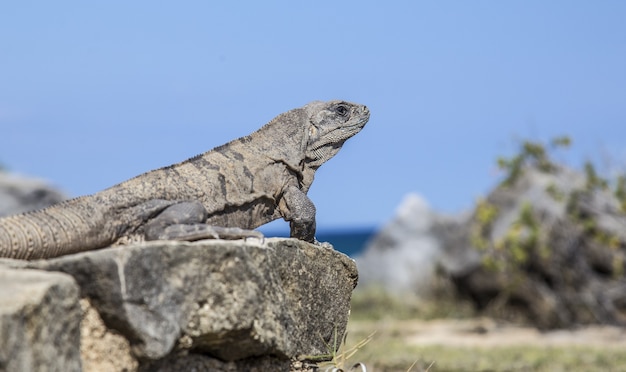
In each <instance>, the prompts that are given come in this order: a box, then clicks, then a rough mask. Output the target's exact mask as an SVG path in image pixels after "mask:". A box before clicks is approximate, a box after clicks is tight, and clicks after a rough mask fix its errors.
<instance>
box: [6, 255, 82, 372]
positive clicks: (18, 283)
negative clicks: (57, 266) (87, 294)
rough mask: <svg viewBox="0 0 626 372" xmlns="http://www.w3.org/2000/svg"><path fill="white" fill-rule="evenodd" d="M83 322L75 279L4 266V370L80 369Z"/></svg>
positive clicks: (60, 274)
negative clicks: (81, 327) (81, 323)
mask: <svg viewBox="0 0 626 372" xmlns="http://www.w3.org/2000/svg"><path fill="white" fill-rule="evenodd" d="M79 324H80V306H79V304H78V286H77V285H76V283H75V282H74V280H73V279H72V277H70V276H69V275H66V274H62V273H48V272H43V271H39V270H16V269H10V268H7V267H4V266H0V370H1V371H16V372H17V371H80V370H81V361H80V348H79V344H80V342H79V340H80V328H79Z"/></svg>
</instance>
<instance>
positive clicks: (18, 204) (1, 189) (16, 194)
mask: <svg viewBox="0 0 626 372" xmlns="http://www.w3.org/2000/svg"><path fill="white" fill-rule="evenodd" d="M65 199H67V197H66V196H65V195H63V193H61V192H60V191H59V190H57V189H55V188H53V187H51V186H49V185H48V184H46V183H45V182H44V181H42V180H39V179H35V178H27V177H23V176H18V175H15V174H11V173H6V172H1V171H0V216H8V215H12V214H18V213H23V212H27V211H32V210H35V209H40V208H45V207H48V206H50V205H52V204H56V203H58V202H60V201H63V200H65Z"/></svg>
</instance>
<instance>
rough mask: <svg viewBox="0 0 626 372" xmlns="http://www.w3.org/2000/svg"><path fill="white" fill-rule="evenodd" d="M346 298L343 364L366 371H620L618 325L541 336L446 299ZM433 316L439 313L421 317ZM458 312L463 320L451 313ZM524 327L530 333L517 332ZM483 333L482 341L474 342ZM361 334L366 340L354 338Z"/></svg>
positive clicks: (624, 357)
mask: <svg viewBox="0 0 626 372" xmlns="http://www.w3.org/2000/svg"><path fill="white" fill-rule="evenodd" d="M354 300H355V302H354V306H353V313H352V314H353V316H352V317H351V320H350V323H349V324H348V334H347V338H346V339H345V344H344V347H346V345H347V346H350V345H353V346H354V347H352V348H351V350H350V352H349V355H350V358H349V363H347V362H346V363H344V364H343V366H344V367H346V366H347V367H350V366H351V365H350V363H352V364H354V363H356V362H361V363H363V364H364V365H366V366H367V372H380V371H383V372H388V371H394V372H395V371H400V372H406V371H411V372H417V371H429V372H435V371H574V372H576V371H626V353H625V352H624V351H625V350H626V330H623V331H622V330H619V329H613V330H612V332H609V333H606V332H605V333H604V334H602V333H600V334H597V335H596V336H593V337H590V336H589V333H581V334H572V336H565V339H567V337H570V338H577V341H578V342H577V343H574V342H559V343H554V342H544V339H543V338H546V340H547V337H548V335H545V334H540V333H538V332H535V331H534V330H532V329H527V328H518V327H511V330H509V329H508V328H507V327H506V326H500V325H496V326H489V325H490V324H491V325H493V324H499V323H495V322H492V321H489V320H485V321H484V322H483V321H477V320H473V318H471V315H472V312H471V310H470V311H467V309H461V308H462V306H461V308H459V307H457V308H456V309H455V308H454V306H453V305H454V304H453V303H446V302H444V303H443V304H440V305H437V304H435V303H430V304H426V303H424V302H423V301H421V302H420V301H417V300H414V299H410V298H406V299H405V298H403V299H400V298H394V297H393V296H389V295H388V294H382V295H380V292H378V293H373V292H370V293H357V294H355V297H354ZM450 315H452V318H450ZM437 318H440V319H441V318H446V320H438V321H424V319H437ZM459 318H463V319H464V320H461V321H460V320H455V319H459ZM485 322H486V323H485ZM483 323H485V324H487V326H483V325H482V324H483ZM433 324H439V325H442V326H441V327H439V328H437V327H432V325H433ZM446 324H452V325H456V328H454V327H449V328H450V329H453V331H450V333H449V334H448V335H447V336H446V335H445V334H442V333H441V331H440V330H441V329H442V327H443V328H445V325H446ZM458 324H462V326H458ZM467 324H470V325H471V326H468V325H467ZM472 324H473V325H472ZM455 329H456V330H455ZM373 332H376V333H375V334H374V335H373V337H371V335H372V333H373ZM515 332H517V333H515ZM528 334H531V335H534V336H533V337H535V338H530V339H528V338H524V337H520V336H524V335H528ZM581 335H582V336H581ZM431 336H432V337H431ZM483 336H484V338H485V339H487V338H488V339H489V340H490V341H489V342H482V341H481V340H482V337H483ZM487 336H490V337H487ZM446 337H448V338H446ZM516 337H517V339H516ZM581 337H582V338H583V339H584V340H585V341H584V342H580V338H581ZM602 337H604V338H605V339H604V340H600V339H599V338H602ZM617 338H619V339H617ZM365 339H367V340H368V342H365V343H362V342H361V341H363V340H365ZM431 339H432V342H430V341H431ZM446 340H449V342H447V341H446ZM587 340H588V342H587ZM462 341H464V342H462ZM518 341H519V342H518ZM348 349H350V348H347V349H346V350H348ZM342 350H343V349H342ZM341 352H343V351H340V353H341ZM346 353H347V351H346ZM322 370H323V369H322ZM344 370H345V371H349V369H347V370H346V369H344ZM355 371H358V369H356V370H355Z"/></svg>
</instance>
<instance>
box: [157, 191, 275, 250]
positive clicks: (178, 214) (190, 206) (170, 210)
mask: <svg viewBox="0 0 626 372" xmlns="http://www.w3.org/2000/svg"><path fill="white" fill-rule="evenodd" d="M207 217H208V213H207V211H206V209H205V208H204V206H203V205H202V204H201V203H200V202H197V201H188V202H181V203H177V204H174V205H171V206H169V207H167V208H165V209H164V210H163V211H162V212H160V213H159V214H158V215H157V216H156V217H154V218H153V219H152V220H150V221H149V222H148V223H146V226H145V238H146V240H179V241H194V240H200V239H241V238H251V237H254V238H260V239H262V238H263V234H261V233H260V232H258V231H254V230H245V229H240V228H238V227H222V226H212V225H208V224H206V223H205V221H206V219H207Z"/></svg>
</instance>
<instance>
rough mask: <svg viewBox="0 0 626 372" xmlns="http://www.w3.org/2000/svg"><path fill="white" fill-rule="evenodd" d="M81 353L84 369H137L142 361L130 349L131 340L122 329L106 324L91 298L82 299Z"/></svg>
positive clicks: (92, 371)
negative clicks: (124, 334)
mask: <svg viewBox="0 0 626 372" xmlns="http://www.w3.org/2000/svg"><path fill="white" fill-rule="evenodd" d="M80 306H81V309H82V312H83V313H82V314H83V315H82V320H81V322H80V356H81V359H82V362H83V371H84V372H100V371H136V370H137V368H138V366H139V363H138V362H137V360H136V359H135V358H134V357H133V356H132V354H131V352H130V343H129V342H128V340H127V339H125V338H124V337H123V336H122V335H120V334H119V332H116V331H115V330H112V329H109V328H107V327H106V325H104V322H103V321H102V318H101V317H100V314H98V311H97V310H96V309H95V308H94V307H93V306H91V303H90V302H89V300H88V299H85V298H84V299H82V300H80Z"/></svg>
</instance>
